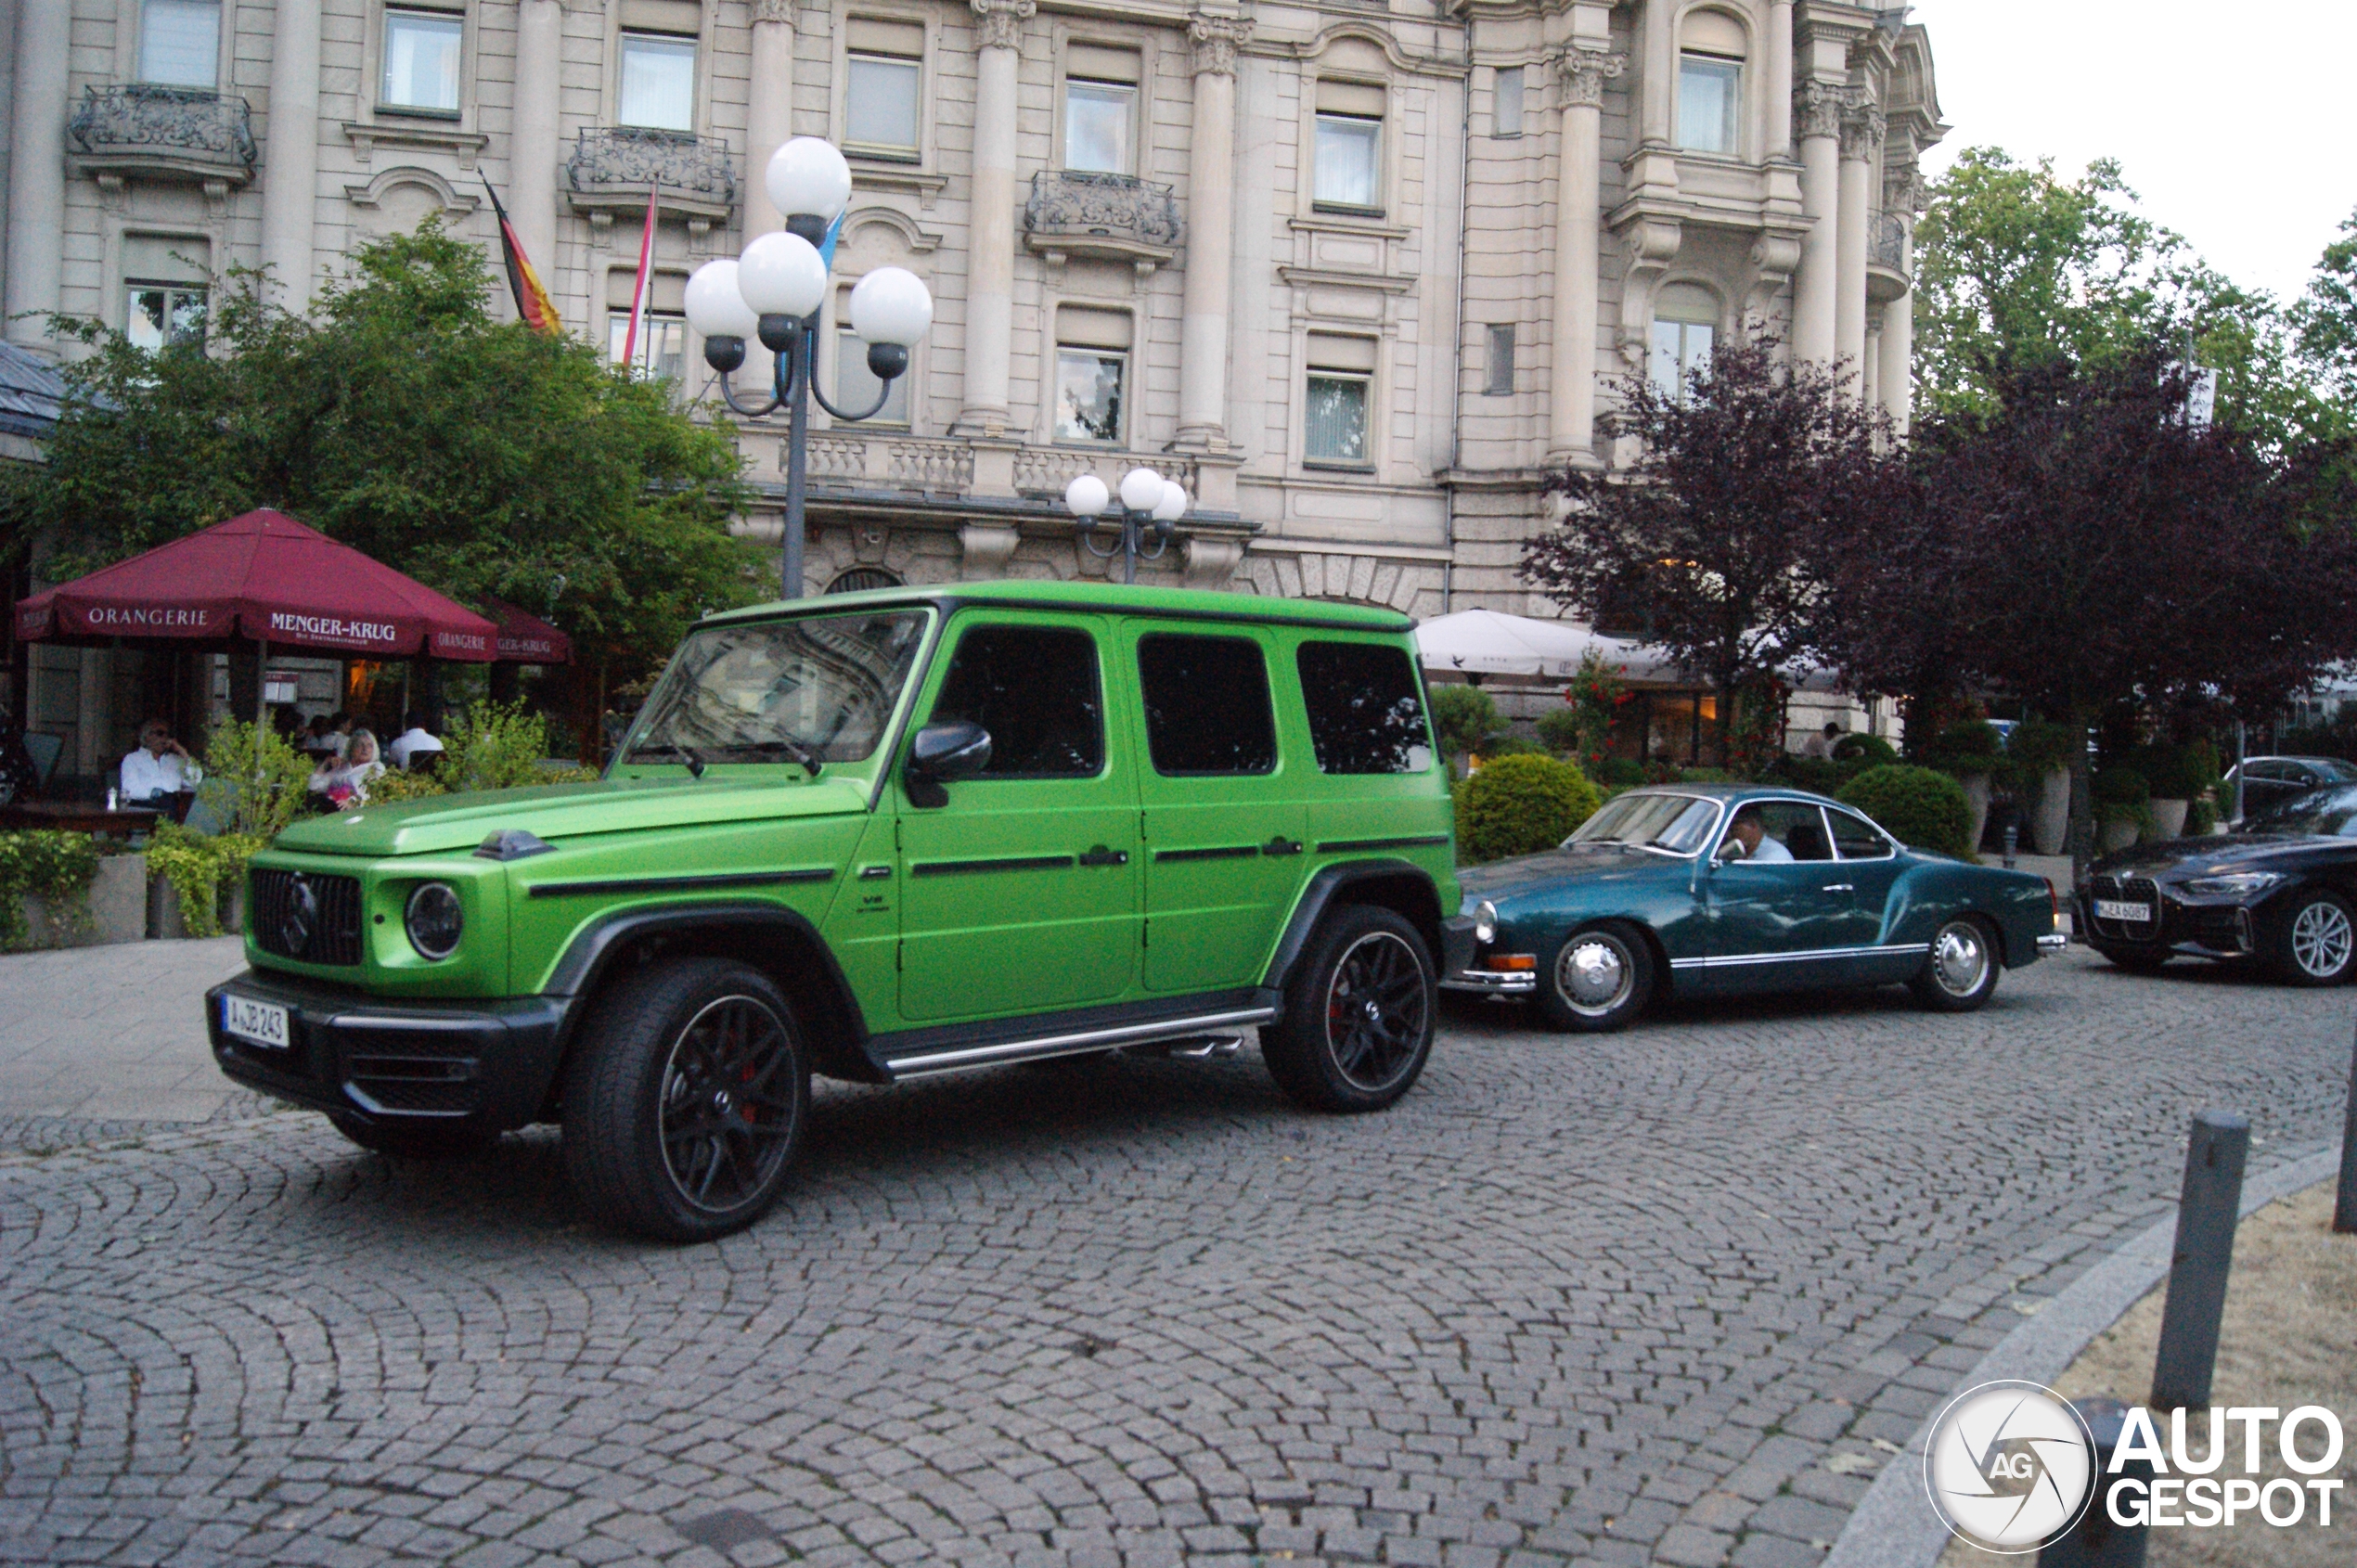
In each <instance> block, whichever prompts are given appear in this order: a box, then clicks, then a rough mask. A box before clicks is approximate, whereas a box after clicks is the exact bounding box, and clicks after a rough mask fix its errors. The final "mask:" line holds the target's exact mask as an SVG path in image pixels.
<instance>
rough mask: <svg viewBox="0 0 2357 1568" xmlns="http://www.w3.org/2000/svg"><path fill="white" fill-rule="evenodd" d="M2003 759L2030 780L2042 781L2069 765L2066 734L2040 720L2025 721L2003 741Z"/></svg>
mask: <svg viewBox="0 0 2357 1568" xmlns="http://www.w3.org/2000/svg"><path fill="white" fill-rule="evenodd" d="M2005 758H2006V760H2007V761H2008V762H2010V763H2012V764H2013V765H2014V766H2015V768H2016V769H2017V770H2019V771H2020V773H2021V774H2022V775H2023V776H2024V777H2026V778H2044V777H2045V776H2046V775H2047V774H2050V773H2052V772H2054V770H2055V769H2057V768H2065V767H2068V766H2069V765H2070V731H2069V730H2067V729H2065V728H2064V727H2063V726H2061V725H2058V724H2048V723H2047V722H2046V721H2045V720H2044V719H2025V720H2023V721H2022V722H2021V723H2020V724H2018V725H2016V726H2014V733H2013V738H2012V739H2009V740H2007V741H2006V742H2005Z"/></svg>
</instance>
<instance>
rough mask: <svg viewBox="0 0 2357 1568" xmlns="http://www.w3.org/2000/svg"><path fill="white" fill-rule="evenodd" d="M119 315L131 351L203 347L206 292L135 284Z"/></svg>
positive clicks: (181, 286) (180, 286) (182, 285)
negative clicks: (120, 315) (137, 349)
mask: <svg viewBox="0 0 2357 1568" xmlns="http://www.w3.org/2000/svg"><path fill="white" fill-rule="evenodd" d="M129 294H130V298H129V300H128V301H127V302H126V303H125V306H124V309H123V313H122V332H123V336H124V337H126V338H129V339H130V340H131V344H132V346H133V347H134V348H141V349H148V350H150V351H153V350H156V349H161V348H182V347H186V348H201V347H203V346H204V316H205V290H204V289H198V288H192V287H190V286H189V285H187V284H185V283H134V284H131V285H130V286H129Z"/></svg>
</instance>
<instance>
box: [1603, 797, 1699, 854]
mask: <svg viewBox="0 0 2357 1568" xmlns="http://www.w3.org/2000/svg"><path fill="white" fill-rule="evenodd" d="M1718 819H1719V807H1718V804H1717V803H1715V802H1712V801H1706V800H1698V799H1696V798H1695V797H1694V796H1693V795H1643V794H1633V793H1632V794H1627V795H1621V796H1617V797H1616V798H1615V799H1613V800H1611V801H1608V802H1606V803H1604V809H1603V810H1602V811H1599V812H1598V813H1596V815H1595V816H1591V817H1590V818H1589V819H1588V820H1587V821H1585V822H1583V823H1581V824H1580V825H1579V830H1578V832H1575V833H1574V834H1572V836H1571V837H1570V838H1568V839H1566V840H1565V841H1564V842H1566V843H1575V844H1629V845H1632V846H1634V847H1636V848H1638V849H1657V850H1666V851H1668V853H1669V854H1671V855H1692V854H1694V852H1695V851H1697V850H1699V849H1701V848H1702V846H1703V842H1704V841H1705V840H1707V838H1708V837H1709V836H1710V826H1711V824H1712V823H1714V822H1716V821H1717V820H1718Z"/></svg>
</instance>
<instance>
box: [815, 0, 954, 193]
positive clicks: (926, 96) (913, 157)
mask: <svg viewBox="0 0 2357 1568" xmlns="http://www.w3.org/2000/svg"><path fill="white" fill-rule="evenodd" d="M857 18H872V19H875V20H877V21H880V22H893V23H897V24H900V25H903V26H915V27H918V28H921V29H922V30H923V32H924V44H923V51H924V52H923V53H922V54H921V55H918V56H916V57H915V58H910V57H908V56H907V55H880V54H876V53H874V52H873V51H871V50H867V49H854V48H852V47H851V36H850V35H851V23H852V21H853V20H854V19H857ZM834 28H835V32H834V78H833V80H834V101H833V103H832V105H831V110H830V112H831V116H832V124H833V126H834V130H835V142H836V145H837V146H839V147H841V148H843V152H844V157H846V158H848V159H850V160H851V161H853V162H854V163H857V162H859V161H862V160H865V161H869V162H873V163H879V164H883V165H887V166H895V167H898V168H902V169H908V168H915V169H930V168H931V167H932V166H933V154H934V105H933V96H934V60H935V58H937V51H938V50H939V48H940V44H941V40H940V36H939V34H938V33H937V32H936V31H935V29H934V18H933V16H932V14H931V13H929V12H918V11H907V10H898V9H895V8H894V7H893V6H869V5H862V6H846V7H844V8H842V9H839V10H837V11H836V12H835V15H834ZM855 54H857V55H863V56H866V57H868V58H871V59H888V60H894V61H897V62H898V63H900V64H903V65H912V66H915V67H916V68H917V145H916V147H915V148H913V149H911V148H895V147H889V146H885V145H883V144H881V143H875V142H862V141H857V140H855V139H853V137H852V135H851V58H852V56H854V55H855Z"/></svg>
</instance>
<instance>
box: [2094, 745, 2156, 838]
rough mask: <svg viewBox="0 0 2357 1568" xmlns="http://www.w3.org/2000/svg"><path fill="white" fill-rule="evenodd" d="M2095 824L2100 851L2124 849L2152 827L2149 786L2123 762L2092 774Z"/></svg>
mask: <svg viewBox="0 0 2357 1568" xmlns="http://www.w3.org/2000/svg"><path fill="white" fill-rule="evenodd" d="M2094 790H2095V823H2096V827H2097V829H2098V832H2099V834H2100V838H2101V842H2102V845H2103V852H2104V853H2105V854H2106V855H2111V854H2114V853H2116V852H2117V851H2119V850H2123V849H2126V848H2127V847H2128V846H2129V845H2131V844H2132V843H2134V842H2136V841H2137V839H2138V838H2139V837H2140V836H2142V835H2143V834H2144V832H2145V831H2147V830H2148V829H2150V828H2151V826H2152V786H2151V785H2150V784H2149V783H2147V782H2145V779H2144V775H2143V774H2141V773H2139V772H2137V771H2136V770H2135V769H2134V768H2132V767H2130V766H2128V765H2125V764H2118V765H2113V766H2111V767H2107V768H2105V769H2103V770H2102V771H2100V772H2098V773H2097V774H2096V775H2095V783H2094Z"/></svg>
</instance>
